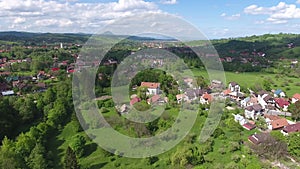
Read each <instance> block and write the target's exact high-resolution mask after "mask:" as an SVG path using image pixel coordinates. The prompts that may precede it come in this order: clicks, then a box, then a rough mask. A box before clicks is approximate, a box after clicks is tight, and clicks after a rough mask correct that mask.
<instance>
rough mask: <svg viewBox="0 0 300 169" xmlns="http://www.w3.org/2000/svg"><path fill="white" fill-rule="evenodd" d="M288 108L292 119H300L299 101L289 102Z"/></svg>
mask: <svg viewBox="0 0 300 169" xmlns="http://www.w3.org/2000/svg"><path fill="white" fill-rule="evenodd" d="M288 109H289V111H290V112H291V113H292V118H293V119H294V120H300V101H297V102H296V103H295V104H291V105H290V106H289V108H288Z"/></svg>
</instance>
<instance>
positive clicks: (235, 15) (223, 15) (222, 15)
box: [220, 13, 241, 20]
mask: <svg viewBox="0 0 300 169" xmlns="http://www.w3.org/2000/svg"><path fill="white" fill-rule="evenodd" d="M220 16H221V17H223V18H225V19H227V20H238V19H240V17H241V14H233V15H230V16H228V15H227V14H226V13H222V14H221V15H220Z"/></svg>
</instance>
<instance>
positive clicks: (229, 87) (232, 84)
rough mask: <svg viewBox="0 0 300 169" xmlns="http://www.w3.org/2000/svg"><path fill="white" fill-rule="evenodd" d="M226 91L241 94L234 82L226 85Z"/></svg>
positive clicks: (239, 88)
mask: <svg viewBox="0 0 300 169" xmlns="http://www.w3.org/2000/svg"><path fill="white" fill-rule="evenodd" d="M228 89H229V90H230V91H231V92H237V93H240V92H241V87H240V85H238V84H237V83H236V82H230V83H229V85H228Z"/></svg>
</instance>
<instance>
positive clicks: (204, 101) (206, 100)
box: [200, 93, 213, 104]
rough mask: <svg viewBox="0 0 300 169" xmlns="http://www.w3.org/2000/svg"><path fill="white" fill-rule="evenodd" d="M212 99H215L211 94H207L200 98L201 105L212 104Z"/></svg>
mask: <svg viewBox="0 0 300 169" xmlns="http://www.w3.org/2000/svg"><path fill="white" fill-rule="evenodd" d="M212 99H213V98H212V96H211V95H210V94H208V93H205V94H203V95H202V96H201V97H200V103H201V104H209V103H211V101H212Z"/></svg>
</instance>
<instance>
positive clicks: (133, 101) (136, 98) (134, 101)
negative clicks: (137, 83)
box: [130, 97, 141, 106]
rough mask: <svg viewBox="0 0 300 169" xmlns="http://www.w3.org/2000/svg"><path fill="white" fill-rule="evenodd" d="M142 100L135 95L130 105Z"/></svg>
mask: <svg viewBox="0 0 300 169" xmlns="http://www.w3.org/2000/svg"><path fill="white" fill-rule="evenodd" d="M140 101H141V99H140V98H138V97H135V98H133V99H131V100H130V105H131V106H132V105H134V104H135V103H137V102H140Z"/></svg>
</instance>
